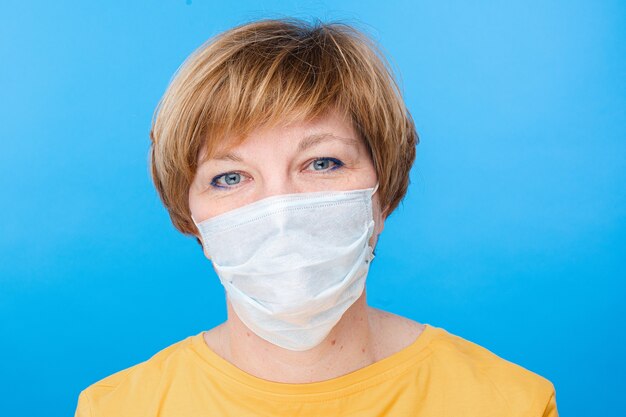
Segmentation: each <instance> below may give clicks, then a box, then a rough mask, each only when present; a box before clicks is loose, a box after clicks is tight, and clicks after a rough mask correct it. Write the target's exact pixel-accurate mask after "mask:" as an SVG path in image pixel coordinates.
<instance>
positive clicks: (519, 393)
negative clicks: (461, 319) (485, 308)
mask: <svg viewBox="0 0 626 417" xmlns="http://www.w3.org/2000/svg"><path fill="white" fill-rule="evenodd" d="M429 330H430V331H431V337H432V339H431V340H430V343H429V349H430V350H431V351H432V360H433V362H434V363H433V368H436V369H438V371H437V372H441V373H443V374H444V375H443V377H444V378H445V380H446V384H447V387H448V389H449V390H450V391H449V392H453V393H454V394H453V395H454V396H455V397H457V398H459V399H461V400H462V401H468V404H471V403H472V401H476V398H481V397H482V398H490V399H492V400H494V401H495V402H497V403H500V404H501V406H502V408H504V409H508V410H510V412H511V415H517V414H516V412H518V411H520V410H524V412H523V413H520V414H519V415H537V416H543V415H553V414H547V411H548V408H549V407H550V405H551V404H552V405H554V401H555V399H554V396H555V389H554V385H553V384H552V382H550V381H549V380H548V379H546V378H544V377H543V376H541V375H538V374H536V373H534V372H532V371H530V370H528V369H526V368H524V367H522V366H520V365H518V364H515V363H513V362H510V361H508V360H506V359H504V358H502V357H500V356H498V355H496V354H495V353H493V352H491V351H490V350H488V349H487V348H485V347H483V346H480V345H478V344H476V343H474V342H471V341H469V340H467V339H464V338H462V337H460V336H457V335H455V334H452V333H449V332H448V331H446V330H444V329H442V328H438V327H432V328H431V329H429ZM554 406H555V405H554ZM554 415H556V414H554Z"/></svg>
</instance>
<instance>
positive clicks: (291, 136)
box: [199, 110, 364, 163]
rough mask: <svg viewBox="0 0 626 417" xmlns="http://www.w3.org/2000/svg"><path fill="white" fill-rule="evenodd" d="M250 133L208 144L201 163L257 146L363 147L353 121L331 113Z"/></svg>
mask: <svg viewBox="0 0 626 417" xmlns="http://www.w3.org/2000/svg"><path fill="white" fill-rule="evenodd" d="M248 130H249V132H248V133H239V134H235V133H230V134H228V133H227V134H223V135H222V136H221V137H220V138H219V139H213V140H210V139H209V140H207V141H206V142H205V144H204V146H203V147H202V148H201V151H200V154H199V162H200V163H202V162H204V161H207V160H209V159H223V158H224V156H226V155H229V154H232V153H233V151H236V150H238V149H239V150H244V149H247V148H254V147H257V146H277V147H278V146H280V147H281V148H282V147H284V146H288V147H293V148H294V149H295V148H297V149H299V150H303V149H305V148H309V147H312V146H314V145H317V144H319V143H322V142H327V143H331V142H333V141H334V142H337V143H343V144H348V145H352V146H359V145H364V141H363V140H362V138H360V137H359V135H358V134H357V132H356V130H355V129H354V126H353V123H352V119H351V118H350V117H348V116H346V115H344V114H342V113H340V112H337V111H335V110H330V111H328V112H326V113H323V114H322V115H319V116H317V117H314V118H308V119H300V120H294V121H290V122H287V123H281V122H280V121H278V122H274V123H267V124H265V125H263V126H260V127H256V128H254V127H252V128H249V129H248Z"/></svg>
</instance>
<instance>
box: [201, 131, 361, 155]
mask: <svg viewBox="0 0 626 417" xmlns="http://www.w3.org/2000/svg"><path fill="white" fill-rule="evenodd" d="M331 140H339V141H342V142H344V143H346V144H347V145H350V146H357V144H358V140H357V139H355V138H351V137H342V136H337V135H334V134H332V133H326V132H323V133H314V134H311V135H306V136H304V137H303V138H302V139H300V143H299V144H298V152H302V151H305V150H307V149H309V148H311V147H313V146H315V145H317V144H319V143H322V142H327V141H331ZM211 159H213V160H219V161H235V162H243V158H241V156H239V155H237V154H236V153H234V152H226V153H220V154H217V155H215V156H213V157H212V158H211Z"/></svg>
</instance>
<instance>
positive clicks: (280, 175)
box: [259, 166, 298, 198]
mask: <svg viewBox="0 0 626 417" xmlns="http://www.w3.org/2000/svg"><path fill="white" fill-rule="evenodd" d="M259 188H260V189H259V193H260V194H261V195H260V198H266V197H271V196H275V195H282V194H293V193H297V192H298V191H297V189H296V185H295V184H294V181H293V178H292V177H291V175H289V171H288V169H287V168H286V167H282V166H280V167H278V166H275V167H274V169H270V170H269V172H267V173H265V174H264V175H263V181H262V184H261V186H260V187H259Z"/></svg>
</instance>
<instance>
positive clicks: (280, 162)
mask: <svg viewBox="0 0 626 417" xmlns="http://www.w3.org/2000/svg"><path fill="white" fill-rule="evenodd" d="M226 142H228V141H226ZM375 185H376V170H375V169H374V164H373V162H372V158H371V157H370V155H369V152H368V150H367V147H366V144H365V143H364V142H363V140H362V139H360V138H359V137H358V135H357V134H356V132H355V131H354V129H353V128H352V124H351V123H350V121H349V120H346V119H344V118H342V117H340V116H339V115H338V113H335V112H330V113H328V114H326V115H324V116H322V117H319V118H318V119H316V120H313V121H311V122H306V123H294V124H291V125H288V126H285V127H274V128H267V129H259V130H256V131H253V132H252V133H251V134H250V135H249V136H248V138H247V139H246V140H245V141H244V142H243V143H241V144H240V145H237V146H232V147H229V148H223V149H217V150H216V152H214V156H213V157H212V158H210V159H208V160H206V161H204V162H203V163H202V164H201V165H200V166H199V167H198V170H197V172H196V176H195V178H194V180H193V182H192V184H191V187H190V189H189V208H190V210H191V215H192V216H193V218H194V220H195V221H196V222H201V221H203V220H206V219H209V218H211V217H214V216H217V215H219V214H222V213H225V212H227V211H230V210H233V209H236V208H239V207H241V206H244V205H246V204H250V203H253V202H255V201H257V200H260V199H263V198H266V197H270V196H274V195H280V194H292V193H306V192H314V191H342V190H357V189H364V188H372V187H374V186H375ZM372 208H373V214H374V222H375V229H374V234H373V236H372V239H371V240H370V245H371V246H372V247H375V245H376V240H377V237H378V234H379V233H380V232H381V231H382V229H383V224H384V216H383V215H382V213H381V209H380V203H379V200H378V193H376V194H374V196H373V199H372Z"/></svg>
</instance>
